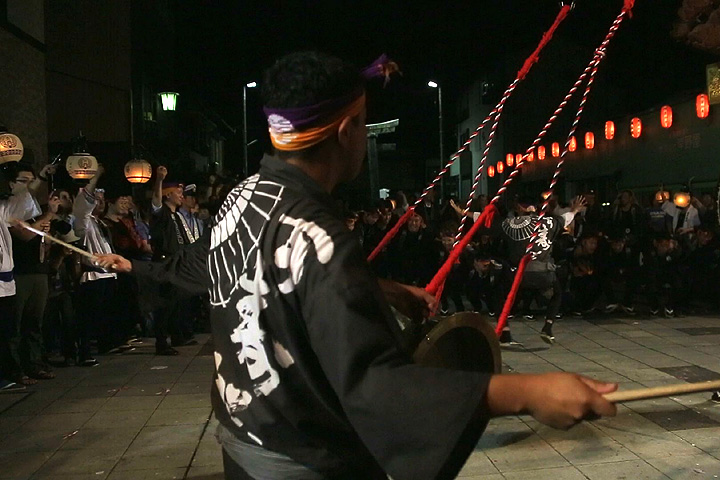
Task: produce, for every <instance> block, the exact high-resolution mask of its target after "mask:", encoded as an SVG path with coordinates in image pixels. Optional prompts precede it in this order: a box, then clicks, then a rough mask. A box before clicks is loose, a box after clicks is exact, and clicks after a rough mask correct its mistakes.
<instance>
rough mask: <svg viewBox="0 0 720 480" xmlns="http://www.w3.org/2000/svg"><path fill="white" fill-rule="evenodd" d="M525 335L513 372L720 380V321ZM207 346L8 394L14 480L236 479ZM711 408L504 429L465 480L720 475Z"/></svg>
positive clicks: (677, 404) (629, 322) (646, 406)
mask: <svg viewBox="0 0 720 480" xmlns="http://www.w3.org/2000/svg"><path fill="white" fill-rule="evenodd" d="M512 326H513V335H514V337H515V338H516V340H519V341H521V342H523V343H524V348H520V347H518V348H515V347H513V348H512V349H506V350H504V351H503V363H504V364H505V366H504V367H505V371H513V372H525V373H533V372H549V371H560V370H568V371H578V372H581V373H585V374H587V375H589V376H592V377H595V378H599V379H603V380H610V381H617V382H619V383H620V386H621V389H633V388H641V387H652V386H658V385H664V384H671V383H678V382H683V381H688V382H694V381H702V380H709V379H715V378H720V320H719V319H717V318H711V317H687V318H681V319H650V318H627V319H614V318H607V317H598V318H597V319H588V320H580V319H572V320H571V319H564V320H561V321H559V322H558V323H557V324H556V327H555V335H556V336H557V339H558V342H557V344H556V345H554V346H553V347H548V346H547V345H545V344H544V343H542V342H541V341H540V338H539V336H538V330H539V329H540V327H541V326H542V323H541V322H531V321H515V322H514V323H513V324H512ZM199 339H200V340H201V341H200V345H198V346H193V347H183V348H181V352H182V353H181V355H180V356H178V357H157V356H155V355H153V352H154V347H153V343H154V342H153V341H152V340H146V342H145V343H144V344H143V345H141V346H140V347H138V348H137V349H136V350H135V351H133V352H129V353H125V354H123V355H117V356H103V357H98V359H99V360H100V361H101V365H99V366H97V367H95V368H67V369H57V370H56V373H57V374H58V378H57V379H55V380H50V381H43V382H41V383H40V384H39V385H37V386H35V387H30V388H29V389H28V390H27V391H26V392H24V393H3V394H0V479H18V480H20V479H58V480H70V479H78V480H79V479H98V480H99V479H113V480H116V479H131V480H146V479H157V480H164V479H185V478H187V479H198V480H200V479H204V480H220V479H222V478H223V475H222V459H221V454H220V448H219V446H218V445H217V443H216V442H215V437H214V435H213V433H214V426H215V423H214V420H213V419H212V411H211V407H210V399H209V394H208V390H209V388H210V383H211V377H212V369H213V364H212V358H213V357H212V349H211V344H210V343H209V337H208V336H207V335H204V336H200V337H199ZM709 398H710V394H706V393H702V394H693V395H687V396H683V397H673V398H666V399H658V400H648V401H642V402H635V403H628V404H627V405H621V406H620V407H619V413H618V416H617V417H615V418H611V419H602V420H599V421H594V422H591V423H584V424H581V425H579V426H577V427H575V428H573V429H572V430H570V431H567V432H562V431H557V430H552V429H550V428H547V427H544V426H542V425H540V424H539V423H538V422H536V421H535V420H533V419H532V418H531V417H526V416H523V417H509V418H502V419H496V420H494V421H492V422H491V423H490V425H489V426H488V429H487V430H486V432H485V434H484V435H483V438H482V440H481V442H480V444H479V445H478V447H477V450H476V451H475V452H474V453H473V454H472V456H471V457H470V459H469V460H468V462H467V464H466V465H465V468H464V469H463V471H462V472H461V478H463V479H465V480H470V479H487V480H501V479H513V480H514V479H522V480H532V479H551V480H573V479H586V478H587V479H592V480H595V479H598V480H612V479H628V480H642V479H668V478H671V479H703V478H720V405H719V404H715V403H712V402H710V401H709ZM419 480H420V479H419Z"/></svg>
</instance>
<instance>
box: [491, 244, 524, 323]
mask: <svg viewBox="0 0 720 480" xmlns="http://www.w3.org/2000/svg"><path fill="white" fill-rule="evenodd" d="M530 260H532V255H530V254H529V253H526V254H525V255H523V257H522V258H521V259H520V263H519V264H518V269H517V272H515V278H514V279H513V283H512V287H511V288H510V293H508V296H507V298H506V299H505V305H503V309H502V312H500V320H498V324H497V326H496V327H495V333H496V334H497V335H498V337H499V336H500V334H501V333H502V331H503V328H505V325H507V317H508V315H510V310H512V307H513V304H514V303H515V297H516V296H517V292H518V290H520V283H521V282H522V278H523V274H524V273H525V267H526V266H527V264H528V263H530ZM503 319H505V320H503Z"/></svg>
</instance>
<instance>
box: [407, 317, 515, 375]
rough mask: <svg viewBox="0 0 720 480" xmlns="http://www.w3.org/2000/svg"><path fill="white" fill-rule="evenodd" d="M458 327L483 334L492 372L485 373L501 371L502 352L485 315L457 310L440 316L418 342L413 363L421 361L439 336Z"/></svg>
mask: <svg viewBox="0 0 720 480" xmlns="http://www.w3.org/2000/svg"><path fill="white" fill-rule="evenodd" d="M459 327H472V328H475V329H476V330H478V331H480V333H482V334H483V336H484V337H485V339H486V340H487V343H488V345H489V346H490V354H491V355H492V358H493V372H487V373H496V374H497V373H502V353H501V350H500V342H499V340H498V337H497V334H496V333H495V330H494V329H493V328H492V327H491V326H490V324H489V323H488V321H487V320H486V319H485V316H483V315H482V314H480V313H477V312H459V313H456V314H454V315H450V316H449V317H441V318H440V319H439V320H438V324H437V325H436V326H435V327H433V329H432V330H430V332H428V333H427V334H426V335H425V336H424V337H423V338H422V340H420V344H419V345H418V346H417V348H416V349H415V353H414V354H413V360H414V361H415V363H422V360H423V358H425V356H426V355H427V354H428V353H429V352H430V350H431V349H432V348H435V344H436V343H437V341H438V339H439V338H440V337H442V336H443V335H444V334H445V333H447V332H449V331H450V330H453V329H455V328H459Z"/></svg>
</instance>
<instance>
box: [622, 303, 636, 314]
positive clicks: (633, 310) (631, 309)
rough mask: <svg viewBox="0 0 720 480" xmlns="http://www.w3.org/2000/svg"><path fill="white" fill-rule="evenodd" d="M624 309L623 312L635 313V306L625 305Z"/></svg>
mask: <svg viewBox="0 0 720 480" xmlns="http://www.w3.org/2000/svg"><path fill="white" fill-rule="evenodd" d="M622 309H623V312H625V313H627V314H628V315H635V307H626V306H624V305H623V307H622Z"/></svg>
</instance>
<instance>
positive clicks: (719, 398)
mask: <svg viewBox="0 0 720 480" xmlns="http://www.w3.org/2000/svg"><path fill="white" fill-rule="evenodd" d="M710 401H711V402H715V403H720V392H715V393H713V394H712V397H710Z"/></svg>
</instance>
